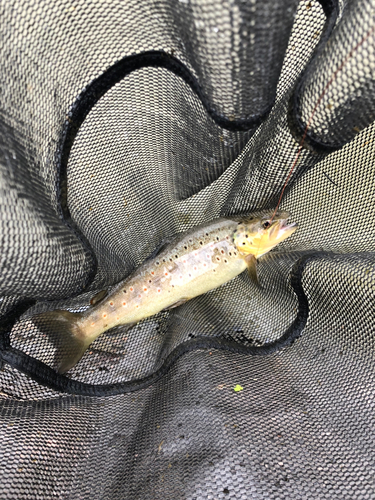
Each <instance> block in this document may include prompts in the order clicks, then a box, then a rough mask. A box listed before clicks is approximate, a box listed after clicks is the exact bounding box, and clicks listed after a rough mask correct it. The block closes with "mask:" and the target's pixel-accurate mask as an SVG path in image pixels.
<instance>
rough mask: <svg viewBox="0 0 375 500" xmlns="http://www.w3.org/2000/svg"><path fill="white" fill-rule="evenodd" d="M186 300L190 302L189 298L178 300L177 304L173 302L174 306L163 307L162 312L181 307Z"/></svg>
mask: <svg viewBox="0 0 375 500" xmlns="http://www.w3.org/2000/svg"><path fill="white" fill-rule="evenodd" d="M188 300H190V297H188V298H183V299H181V300H178V301H177V302H175V303H174V304H172V305H170V306H168V307H165V308H164V309H163V311H169V310H170V309H174V308H175V307H178V306H182V304H185V302H187V301H188Z"/></svg>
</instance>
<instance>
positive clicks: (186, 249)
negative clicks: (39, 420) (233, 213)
mask: <svg viewBox="0 0 375 500" xmlns="http://www.w3.org/2000/svg"><path fill="white" fill-rule="evenodd" d="M287 216H288V214H286V213H281V214H278V218H277V217H276V218H275V220H276V222H273V223H272V224H270V225H269V227H267V224H268V222H267V215H266V216H263V217H260V218H257V219H253V218H249V220H248V222H246V221H238V220H230V219H217V220H215V221H213V222H211V223H209V224H205V225H202V226H199V227H195V228H194V229H192V230H190V231H188V232H186V233H183V234H182V235H180V236H179V237H178V238H177V239H176V240H175V241H174V242H172V243H171V244H169V245H168V247H167V248H166V249H165V250H163V251H162V252H161V253H160V254H159V255H158V256H157V257H155V258H154V259H152V260H149V261H146V262H145V263H144V264H143V265H142V266H141V267H140V268H139V269H138V270H137V271H136V272H135V273H134V274H132V275H131V276H130V277H128V278H127V279H126V280H124V281H123V282H121V283H119V284H118V285H117V286H116V287H115V288H114V289H113V290H112V292H111V293H110V295H108V296H106V297H105V298H104V299H103V300H102V301H101V302H99V303H98V304H97V305H95V306H93V307H92V308H89V309H88V310H87V311H85V312H84V313H80V314H77V313H70V312H68V311H51V312H49V313H44V314H42V315H39V318H37V319H36V321H34V322H36V324H37V325H38V326H39V325H40V324H41V323H43V322H44V323H45V324H47V323H50V324H52V326H53V327H55V328H53V329H55V330H58V331H57V332H56V333H57V334H59V335H62V336H65V337H66V342H67V343H68V344H70V345H71V349H70V351H69V352H68V351H67V353H66V354H63V355H62V362H61V363H60V366H59V368H58V369H59V371H60V372H61V373H63V372H65V371H67V370H68V369H70V368H71V367H72V366H74V364H75V363H76V362H77V361H79V359H80V358H81V356H82V354H83V353H84V352H85V350H86V349H87V347H88V346H89V345H90V344H91V342H93V341H94V340H95V339H96V338H97V337H98V336H99V335H100V334H102V333H103V332H105V331H106V330H109V329H111V328H113V327H115V326H118V325H126V324H128V325H131V324H135V323H138V322H139V321H141V320H142V319H144V318H147V317H150V316H153V315H155V314H157V313H158V312H160V311H162V310H165V309H170V308H172V307H176V306H178V305H180V304H182V303H184V302H186V301H187V300H189V299H192V298H193V297H197V296H198V295H201V294H203V293H206V292H208V291H209V290H212V289H214V288H217V287H218V286H220V285H222V284H223V283H226V282H227V281H229V280H231V279H233V278H234V277H236V276H238V275H239V274H240V273H242V272H243V271H244V270H245V269H246V268H250V269H253V270H254V269H255V267H254V266H255V264H254V263H255V262H256V258H257V257H258V256H260V255H263V254H264V253H266V252H267V251H269V250H270V249H271V248H272V247H274V246H275V245H276V244H277V243H279V242H280V241H282V240H283V239H286V238H287V237H288V236H289V235H290V234H292V233H293V232H294V230H295V229H296V225H291V226H286V225H285V220H286V217H287ZM280 221H281V222H280ZM275 224H276V225H277V224H278V226H277V227H276V225H275ZM271 236H273V237H272V238H271ZM250 274H251V273H250ZM72 351H73V352H72Z"/></svg>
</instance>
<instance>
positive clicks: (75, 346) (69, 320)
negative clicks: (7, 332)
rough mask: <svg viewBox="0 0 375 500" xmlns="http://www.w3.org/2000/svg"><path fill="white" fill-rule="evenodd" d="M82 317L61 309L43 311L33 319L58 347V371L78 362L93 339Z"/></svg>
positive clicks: (63, 371)
mask: <svg viewBox="0 0 375 500" xmlns="http://www.w3.org/2000/svg"><path fill="white" fill-rule="evenodd" d="M81 319H82V314H81V313H72V312H69V311H60V310H57V311H49V312H45V313H41V314H38V315H37V316H35V317H34V318H33V319H32V321H33V323H34V324H35V325H36V326H37V327H38V329H39V330H41V331H42V332H43V333H46V334H47V335H48V336H49V338H50V339H51V341H52V342H53V344H54V345H55V347H56V352H55V359H54V365H55V368H56V370H57V371H58V373H65V372H67V371H68V370H70V369H71V368H72V367H73V366H74V365H75V364H76V363H78V361H79V360H80V359H81V358H82V356H83V354H84V352H85V351H86V349H87V348H88V346H89V345H90V344H91V342H92V341H93V339H92V338H90V337H88V336H87V335H86V334H85V332H84V330H83V328H82V322H81Z"/></svg>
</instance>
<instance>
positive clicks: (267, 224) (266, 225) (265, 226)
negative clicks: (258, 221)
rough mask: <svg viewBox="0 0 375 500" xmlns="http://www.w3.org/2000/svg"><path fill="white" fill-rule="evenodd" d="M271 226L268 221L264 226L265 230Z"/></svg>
mask: <svg viewBox="0 0 375 500" xmlns="http://www.w3.org/2000/svg"><path fill="white" fill-rule="evenodd" d="M269 225H270V223H269V221H268V220H266V222H265V223H264V224H263V227H264V229H267V227H268V226H269Z"/></svg>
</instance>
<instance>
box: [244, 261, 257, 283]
mask: <svg viewBox="0 0 375 500" xmlns="http://www.w3.org/2000/svg"><path fill="white" fill-rule="evenodd" d="M245 262H246V264H247V274H248V275H249V278H250V279H251V281H252V282H253V283H255V284H256V285H259V280H258V272H257V260H256V258H255V257H254V255H252V254H249V255H247V256H246V257H245Z"/></svg>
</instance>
